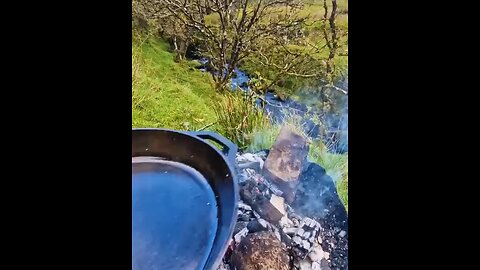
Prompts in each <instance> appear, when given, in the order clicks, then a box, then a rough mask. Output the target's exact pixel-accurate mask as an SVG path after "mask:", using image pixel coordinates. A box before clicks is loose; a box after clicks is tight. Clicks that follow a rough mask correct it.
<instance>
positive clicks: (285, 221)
mask: <svg viewBox="0 0 480 270" xmlns="http://www.w3.org/2000/svg"><path fill="white" fill-rule="evenodd" d="M278 225H280V227H282V228H285V227H293V222H292V221H291V220H290V219H289V218H288V216H286V215H285V216H283V217H282V218H281V219H280V221H279V222H278Z"/></svg>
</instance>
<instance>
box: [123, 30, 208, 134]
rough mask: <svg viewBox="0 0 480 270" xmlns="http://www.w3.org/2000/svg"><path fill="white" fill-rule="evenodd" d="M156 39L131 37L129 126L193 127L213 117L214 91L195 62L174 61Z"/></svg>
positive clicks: (163, 45)
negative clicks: (130, 112) (130, 119)
mask: <svg viewBox="0 0 480 270" xmlns="http://www.w3.org/2000/svg"><path fill="white" fill-rule="evenodd" d="M167 48H168V45H167V44H166V43H165V42H164V41H162V40H158V39H148V40H141V39H140V38H138V37H136V38H133V40H132V127H164V128H172V129H183V130H193V129H198V128H201V127H203V126H205V125H207V124H210V123H213V122H214V121H215V114H214V111H213V109H212V106H211V104H212V102H213V100H215V99H216V95H217V94H216V92H215V90H214V89H213V86H212V84H211V79H210V77H209V74H206V73H202V72H201V71H199V70H196V69H195V68H194V66H195V62H188V61H186V62H184V63H175V62H174V61H173V55H172V54H171V53H170V52H168V51H167Z"/></svg>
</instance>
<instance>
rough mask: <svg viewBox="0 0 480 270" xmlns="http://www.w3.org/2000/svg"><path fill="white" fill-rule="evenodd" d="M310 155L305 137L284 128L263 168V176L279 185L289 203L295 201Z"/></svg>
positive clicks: (286, 127)
mask: <svg viewBox="0 0 480 270" xmlns="http://www.w3.org/2000/svg"><path fill="white" fill-rule="evenodd" d="M307 154H308V143H307V140H306V138H305V137H304V136H302V135H300V134H298V133H296V132H294V131H293V130H292V129H291V128H289V127H288V126H283V127H282V129H281V130H280V134H279V135H278V137H277V139H276V141H275V143H274V144H273V146H272V149H271V150H270V152H269V154H268V156H267V159H266V161H265V164H264V166H263V175H264V176H265V177H266V178H267V180H269V181H271V182H272V183H273V184H275V185H277V186H278V188H279V189H280V190H281V191H282V192H283V193H284V197H285V199H286V200H287V202H288V203H291V202H292V201H293V200H294V199H295V192H296V189H297V186H298V184H299V176H300V173H301V170H302V166H303V164H304V162H305V161H306V158H307Z"/></svg>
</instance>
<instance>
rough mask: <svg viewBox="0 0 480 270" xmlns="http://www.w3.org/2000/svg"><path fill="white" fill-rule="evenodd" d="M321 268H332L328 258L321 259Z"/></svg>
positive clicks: (322, 269)
mask: <svg viewBox="0 0 480 270" xmlns="http://www.w3.org/2000/svg"><path fill="white" fill-rule="evenodd" d="M320 269H321V270H330V266H329V264H328V261H327V260H325V259H322V260H321V261H320Z"/></svg>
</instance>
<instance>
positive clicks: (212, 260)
mask: <svg viewBox="0 0 480 270" xmlns="http://www.w3.org/2000/svg"><path fill="white" fill-rule="evenodd" d="M136 131H152V132H158V131H161V132H169V133H176V134H179V135H182V136H187V137H189V138H191V139H193V140H196V141H197V142H199V143H202V144H206V145H208V146H209V147H210V148H212V149H213V150H214V151H215V152H216V153H217V154H218V155H219V156H221V158H222V159H223V162H224V163H225V164H226V166H227V168H228V169H229V171H230V177H231V178H232V181H233V183H232V185H233V200H234V202H233V209H234V211H232V213H231V216H230V217H229V218H228V220H230V222H229V227H228V232H229V235H227V236H228V238H226V239H227V240H225V242H224V243H221V246H222V248H221V250H220V253H219V254H217V255H212V250H213V249H210V251H209V253H208V257H207V260H206V262H205V265H204V266H203V269H205V270H210V269H216V268H217V267H218V266H219V265H220V262H221V260H222V259H223V256H225V253H226V251H227V248H228V246H229V241H230V240H231V239H232V236H233V231H234V228H235V225H236V221H237V220H236V219H237V209H238V200H239V186H238V179H237V175H236V170H235V168H234V164H231V163H230V162H229V161H228V159H227V157H226V156H225V154H223V153H222V152H221V151H220V150H219V149H218V148H217V147H216V146H214V145H213V144H212V143H210V142H208V141H207V140H203V139H201V138H199V137H196V136H193V135H191V134H188V133H187V131H178V130H171V129H165V128H132V133H133V132H136ZM132 157H134V155H133V153H132ZM220 229H221V228H217V232H218V230H220ZM216 240H218V239H217V235H215V238H214V243H215V241H216ZM220 254H221V256H220ZM212 256H213V257H212ZM208 266H209V267H211V268H207V267H208Z"/></svg>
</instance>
